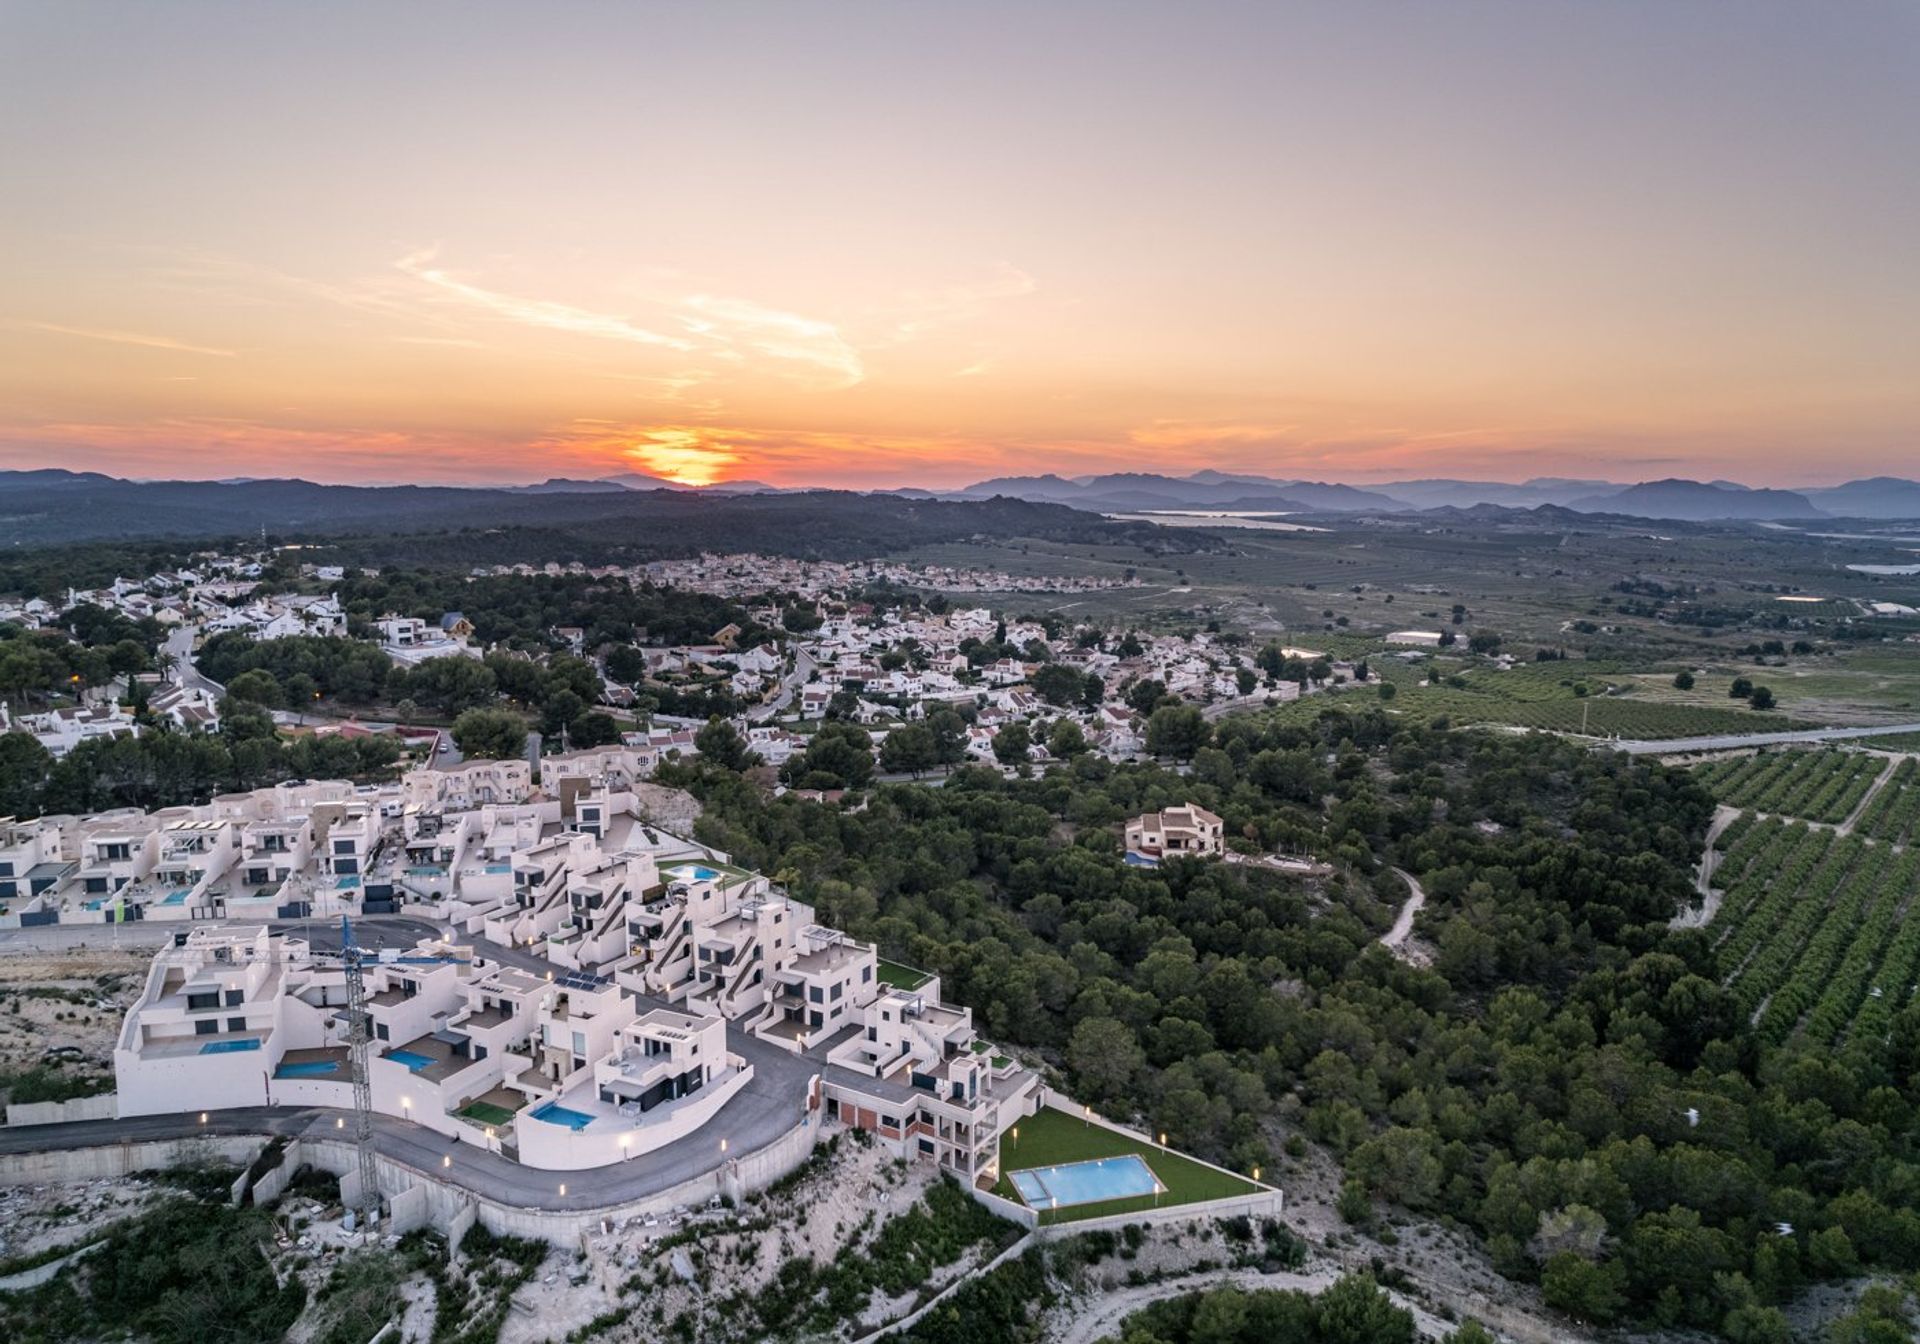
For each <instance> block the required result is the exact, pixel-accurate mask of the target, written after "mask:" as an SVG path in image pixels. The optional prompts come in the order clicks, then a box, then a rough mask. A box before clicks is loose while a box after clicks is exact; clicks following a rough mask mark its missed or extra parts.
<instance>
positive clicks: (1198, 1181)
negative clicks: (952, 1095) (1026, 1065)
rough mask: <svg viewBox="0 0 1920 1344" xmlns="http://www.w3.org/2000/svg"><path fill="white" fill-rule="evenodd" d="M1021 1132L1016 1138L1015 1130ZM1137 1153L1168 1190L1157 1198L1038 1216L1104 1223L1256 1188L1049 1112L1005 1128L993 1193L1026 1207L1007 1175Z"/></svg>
mask: <svg viewBox="0 0 1920 1344" xmlns="http://www.w3.org/2000/svg"><path fill="white" fill-rule="evenodd" d="M1016 1130H1017V1131H1019V1134H1018V1137H1015V1131H1016ZM1126 1153H1137V1154H1139V1156H1140V1157H1142V1158H1143V1159H1145V1161H1146V1164H1147V1166H1148V1167H1149V1168H1150V1169H1151V1170H1152V1172H1153V1174H1154V1175H1155V1176H1157V1177H1159V1178H1160V1184H1161V1185H1163V1186H1165V1187H1166V1191H1165V1193H1163V1194H1161V1195H1160V1196H1158V1198H1157V1199H1156V1197H1155V1196H1152V1195H1137V1196H1134V1197H1131V1198H1128V1199H1107V1200H1101V1201H1100V1202H1098V1203H1095V1204H1076V1205H1074V1206H1073V1207H1072V1208H1066V1209H1049V1210H1047V1211H1045V1212H1043V1213H1041V1215H1040V1221H1041V1222H1043V1223H1067V1222H1077V1221H1079V1220H1081V1219H1083V1218H1104V1217H1106V1216H1107V1215H1109V1214H1114V1213H1134V1212H1136V1211H1138V1210H1140V1209H1152V1208H1163V1209H1164V1208H1168V1207H1171V1206H1173V1205H1176V1204H1199V1203H1202V1202H1204V1201H1206V1200H1210V1199H1231V1198H1233V1197H1234V1196H1236V1195H1251V1194H1255V1193H1257V1192H1258V1191H1259V1189H1260V1187H1259V1186H1257V1185H1255V1184H1254V1183H1253V1182H1252V1181H1248V1180H1243V1179H1241V1178H1240V1177H1238V1176H1233V1175H1229V1174H1228V1173H1226V1172H1224V1171H1215V1170H1214V1169H1213V1168H1212V1167H1209V1166H1205V1165H1203V1164H1201V1163H1199V1162H1195V1161H1194V1160H1193V1159H1191V1158H1187V1157H1182V1156H1180V1155H1179V1154H1178V1153H1174V1152H1169V1151H1168V1150H1167V1149H1164V1148H1157V1147H1155V1146H1154V1145H1153V1144H1151V1143H1143V1142H1141V1141H1140V1140H1139V1139H1133V1138H1129V1137H1127V1136H1126V1135H1125V1134H1116V1133H1114V1131H1112V1130H1110V1129H1105V1128H1102V1127H1101V1126H1099V1125H1095V1124H1088V1123H1087V1122H1086V1121H1084V1120H1082V1119H1081V1118H1080V1117H1079V1116H1076V1115H1072V1114H1069V1113H1068V1112H1066V1111H1056V1110H1054V1109H1052V1108H1051V1107H1047V1108H1044V1109H1042V1110H1041V1111H1040V1112H1039V1113H1038V1114H1036V1115H1030V1116H1028V1117H1027V1118H1026V1119H1024V1120H1021V1121H1020V1122H1019V1123H1018V1124H1015V1125H1011V1126H1009V1127H1008V1129H1007V1131H1006V1133H1004V1134H1002V1135H1001V1136H1000V1173H1001V1174H1000V1182H999V1184H998V1185H996V1186H994V1188H993V1193H994V1194H996V1195H999V1196H1000V1197H1001V1198H1002V1199H1010V1200H1012V1201H1013V1202H1014V1203H1016V1204H1020V1203H1024V1202H1025V1201H1023V1200H1022V1199H1021V1198H1020V1192H1019V1191H1018V1190H1016V1189H1015V1188H1014V1185H1013V1182H1012V1181H1011V1180H1010V1179H1008V1173H1009V1172H1015V1171H1024V1170H1026V1169H1027V1168H1029V1167H1055V1166H1060V1165H1062V1164H1064V1163H1068V1162H1084V1161H1087V1160H1089V1159H1091V1158H1096V1157H1119V1156H1121V1155H1123V1154H1126Z"/></svg>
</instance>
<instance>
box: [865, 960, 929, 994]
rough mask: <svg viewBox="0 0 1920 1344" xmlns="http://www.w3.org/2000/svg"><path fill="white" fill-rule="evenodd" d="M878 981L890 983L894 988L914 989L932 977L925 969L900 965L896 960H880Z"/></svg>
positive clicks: (884, 983) (885, 983)
mask: <svg viewBox="0 0 1920 1344" xmlns="http://www.w3.org/2000/svg"><path fill="white" fill-rule="evenodd" d="M878 970H879V975H880V983H881V984H883V985H892V986H893V987H894V988H895V989H905V990H915V989H918V988H920V986H922V985H924V984H926V983H927V981H929V980H931V979H933V977H932V976H931V975H928V974H927V973H926V972H925V971H916V970H915V969H914V968H913V967H911V966H902V965H901V964H900V963H899V962H897V961H882V962H881V963H880V965H879V968H878Z"/></svg>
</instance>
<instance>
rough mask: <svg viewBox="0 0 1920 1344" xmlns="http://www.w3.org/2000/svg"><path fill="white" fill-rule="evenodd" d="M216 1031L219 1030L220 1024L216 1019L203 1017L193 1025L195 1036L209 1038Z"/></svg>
mask: <svg viewBox="0 0 1920 1344" xmlns="http://www.w3.org/2000/svg"><path fill="white" fill-rule="evenodd" d="M218 1030H220V1022H219V1019H217V1018H212V1017H203V1018H201V1019H200V1020H199V1021H198V1022H195V1023H194V1024H193V1034H194V1035H195V1036H211V1035H213V1034H214V1033H215V1032H216V1031H218Z"/></svg>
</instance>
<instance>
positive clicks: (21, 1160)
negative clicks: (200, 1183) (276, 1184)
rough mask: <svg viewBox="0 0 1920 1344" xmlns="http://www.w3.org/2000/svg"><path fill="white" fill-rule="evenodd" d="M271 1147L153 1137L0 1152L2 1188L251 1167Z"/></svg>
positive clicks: (245, 1139)
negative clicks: (214, 1166) (217, 1166)
mask: <svg viewBox="0 0 1920 1344" xmlns="http://www.w3.org/2000/svg"><path fill="white" fill-rule="evenodd" d="M266 1146H267V1141H266V1139H264V1138H258V1137H253V1136H250V1135H245V1134H237V1135H212V1134H209V1135H204V1136H202V1135H194V1136H193V1137H191V1138H185V1139H148V1140H144V1141H142V1142H138V1143H110V1144H103V1145H101V1146H100V1147H97V1148H59V1149H53V1150H50V1151H45V1152H36V1153H4V1154H0V1185H51V1184H53V1183H54V1182H57V1181H97V1180H102V1179H105V1178H107V1177H112V1176H131V1175H132V1174H133V1173H134V1172H136V1171H155V1170H159V1169H162V1168H165V1167H180V1166H192V1165H196V1164H206V1163H210V1162H228V1163H232V1164H234V1165H236V1166H242V1167H244V1166H246V1165H247V1164H248V1163H250V1162H252V1161H253V1159H254V1158H255V1157H257V1156H259V1154H260V1150H261V1149H262V1148H264V1147H266Z"/></svg>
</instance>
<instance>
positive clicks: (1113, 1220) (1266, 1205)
mask: <svg viewBox="0 0 1920 1344" xmlns="http://www.w3.org/2000/svg"><path fill="white" fill-rule="evenodd" d="M1282 1203H1283V1200H1282V1198H1281V1195H1280V1192H1279V1191H1278V1190H1265V1191H1262V1192H1261V1193H1259V1194H1257V1195H1240V1196H1238V1197H1236V1198H1233V1199H1210V1200H1207V1201H1206V1202H1205V1203H1202V1204H1174V1205H1171V1206H1169V1207H1167V1208H1164V1209H1139V1210H1136V1211H1135V1212H1133V1213H1110V1214H1108V1215H1107V1216H1106V1217H1104V1218H1081V1219H1077V1220H1074V1221H1071V1222H1059V1223H1048V1224H1047V1225H1046V1226H1044V1227H1041V1228H1039V1229H1038V1230H1037V1231H1036V1232H1035V1234H1034V1235H1035V1236H1037V1237H1039V1238H1040V1239H1041V1240H1043V1241H1058V1240H1060V1239H1061V1238H1063V1237H1072V1236H1077V1235H1079V1234H1080V1233H1082V1232H1100V1231H1112V1230H1115V1229H1117V1228H1122V1227H1125V1226H1126V1225H1127V1224H1128V1223H1147V1224H1150V1225H1152V1226H1155V1227H1166V1226H1169V1225H1171V1224H1174V1223H1210V1222H1213V1221H1214V1220H1215V1219H1217V1218H1237V1217H1240V1216H1241V1215H1242V1214H1244V1215H1246V1216H1247V1217H1249V1218H1278V1217H1279V1216H1280V1213H1281V1204H1282Z"/></svg>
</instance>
